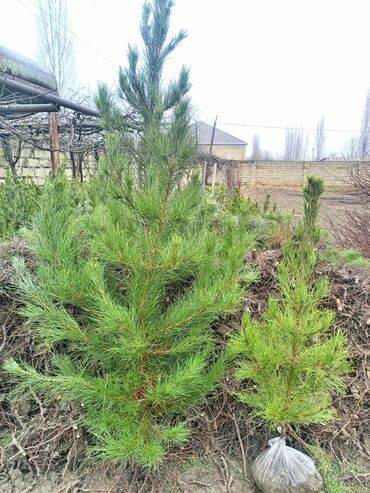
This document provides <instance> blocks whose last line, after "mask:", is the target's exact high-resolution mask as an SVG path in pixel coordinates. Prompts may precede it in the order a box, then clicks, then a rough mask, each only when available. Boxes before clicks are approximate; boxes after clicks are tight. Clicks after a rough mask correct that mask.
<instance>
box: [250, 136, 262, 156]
mask: <svg viewBox="0 0 370 493" xmlns="http://www.w3.org/2000/svg"><path fill="white" fill-rule="evenodd" d="M261 155H262V151H261V146H260V137H259V135H257V134H254V135H253V141H252V152H251V155H250V159H252V160H253V161H256V160H258V159H261Z"/></svg>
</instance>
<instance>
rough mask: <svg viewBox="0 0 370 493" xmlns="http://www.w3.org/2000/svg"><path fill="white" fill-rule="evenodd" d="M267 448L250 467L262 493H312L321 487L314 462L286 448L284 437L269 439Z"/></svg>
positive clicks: (296, 451)
mask: <svg viewBox="0 0 370 493" xmlns="http://www.w3.org/2000/svg"><path fill="white" fill-rule="evenodd" d="M268 444H269V446H270V448H269V449H267V450H265V451H264V452H262V454H260V455H259V456H258V457H257V459H256V460H255V461H254V462H253V465H252V474H253V479H254V480H255V482H256V483H257V486H258V487H259V488H260V489H261V491H263V493H314V492H316V491H319V490H320V488H321V487H322V478H321V476H320V474H319V472H318V471H317V469H316V467H315V463H314V461H313V460H312V459H311V458H310V457H308V456H307V455H305V454H302V452H299V451H298V450H295V449H294V448H291V447H288V446H287V445H286V444H285V439H284V438H280V437H277V438H272V439H271V440H269V442H268Z"/></svg>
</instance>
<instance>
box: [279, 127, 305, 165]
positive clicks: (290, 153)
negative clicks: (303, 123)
mask: <svg viewBox="0 0 370 493" xmlns="http://www.w3.org/2000/svg"><path fill="white" fill-rule="evenodd" d="M307 147H308V138H306V139H305V138H304V134H303V130H302V129H299V128H292V127H288V128H287V129H286V131H285V150H284V160H286V161H301V160H303V159H304V158H305V156H306V153H307Z"/></svg>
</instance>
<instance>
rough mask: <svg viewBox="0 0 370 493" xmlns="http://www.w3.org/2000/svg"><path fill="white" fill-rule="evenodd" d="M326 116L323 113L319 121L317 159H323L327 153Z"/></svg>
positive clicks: (316, 138) (316, 141)
mask: <svg viewBox="0 0 370 493" xmlns="http://www.w3.org/2000/svg"><path fill="white" fill-rule="evenodd" d="M325 138H326V134H325V116H324V115H323V116H322V117H321V118H320V120H319V121H318V122H317V127H316V133H315V148H316V156H315V157H316V161H321V160H322V159H323V158H324V155H325Z"/></svg>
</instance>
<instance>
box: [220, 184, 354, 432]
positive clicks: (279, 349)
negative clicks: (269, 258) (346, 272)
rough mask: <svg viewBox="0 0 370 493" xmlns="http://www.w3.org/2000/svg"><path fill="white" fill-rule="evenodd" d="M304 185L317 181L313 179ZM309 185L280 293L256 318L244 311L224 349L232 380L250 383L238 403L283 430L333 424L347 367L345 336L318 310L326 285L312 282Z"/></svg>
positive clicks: (282, 267)
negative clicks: (300, 233) (334, 400)
mask: <svg viewBox="0 0 370 493" xmlns="http://www.w3.org/2000/svg"><path fill="white" fill-rule="evenodd" d="M309 184H311V185H312V187H313V186H314V185H315V184H317V182H316V181H315V180H313V179H311V180H310V181H309ZM318 184H319V185H320V183H318ZM312 187H311V186H309V187H307V188H306V190H305V192H306V193H305V217H304V220H303V223H304V224H305V225H306V236H305V238H306V240H303V241H302V240H301V241H300V243H297V242H294V241H288V242H286V244H285V245H284V247H283V260H282V261H281V262H280V264H279V266H278V275H277V280H278V283H279V288H280V291H279V294H278V296H276V297H275V296H273V297H270V299H269V302H268V307H267V309H266V311H265V313H264V315H263V317H262V319H261V320H254V319H252V317H251V316H250V314H249V313H248V312H247V313H246V314H245V316H244V319H243V324H242V328H241V330H240V331H239V333H238V334H237V335H236V336H234V337H232V338H231V340H230V343H229V347H228V351H229V355H230V357H232V358H235V359H236V360H237V362H238V367H237V369H236V372H235V375H236V378H237V380H239V381H247V382H249V385H248V389H247V390H245V391H241V392H239V393H238V394H237V395H238V398H239V399H240V400H241V401H242V402H245V403H248V404H249V405H251V406H252V407H254V408H255V409H256V414H257V415H258V416H260V417H262V418H263V419H264V421H265V422H267V423H268V424H269V425H271V426H272V427H276V426H280V427H282V429H283V430H284V429H285V430H286V428H287V426H288V425H302V424H309V423H323V422H325V421H328V420H332V419H333V418H334V417H335V411H334V409H333V407H332V405H331V395H332V393H339V392H341V391H342V390H343V389H344V386H345V384H344V381H343V376H344V374H345V373H346V372H348V371H349V368H350V365H349V362H348V356H349V353H348V349H347V348H346V337H345V335H344V334H343V332H341V331H340V330H337V331H335V332H334V334H333V332H332V330H330V329H331V326H332V323H333V320H334V316H335V314H334V312H332V311H330V310H326V309H323V308H321V307H320V304H321V303H322V301H323V300H324V299H325V297H326V296H327V294H328V289H329V283H328V281H327V279H325V278H320V279H318V280H314V277H313V269H314V266H315V262H316V252H315V246H314V242H313V240H314V239H315V232H316V231H317V229H316V218H317V211H318V207H317V205H318V204H317V201H316V200H315V198H316V197H317V193H308V192H309V191H312V190H311V189H312ZM313 188H314V190H313V192H315V191H317V188H318V187H316V186H314V187H313ZM320 188H321V187H320ZM307 214H310V217H307Z"/></svg>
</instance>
